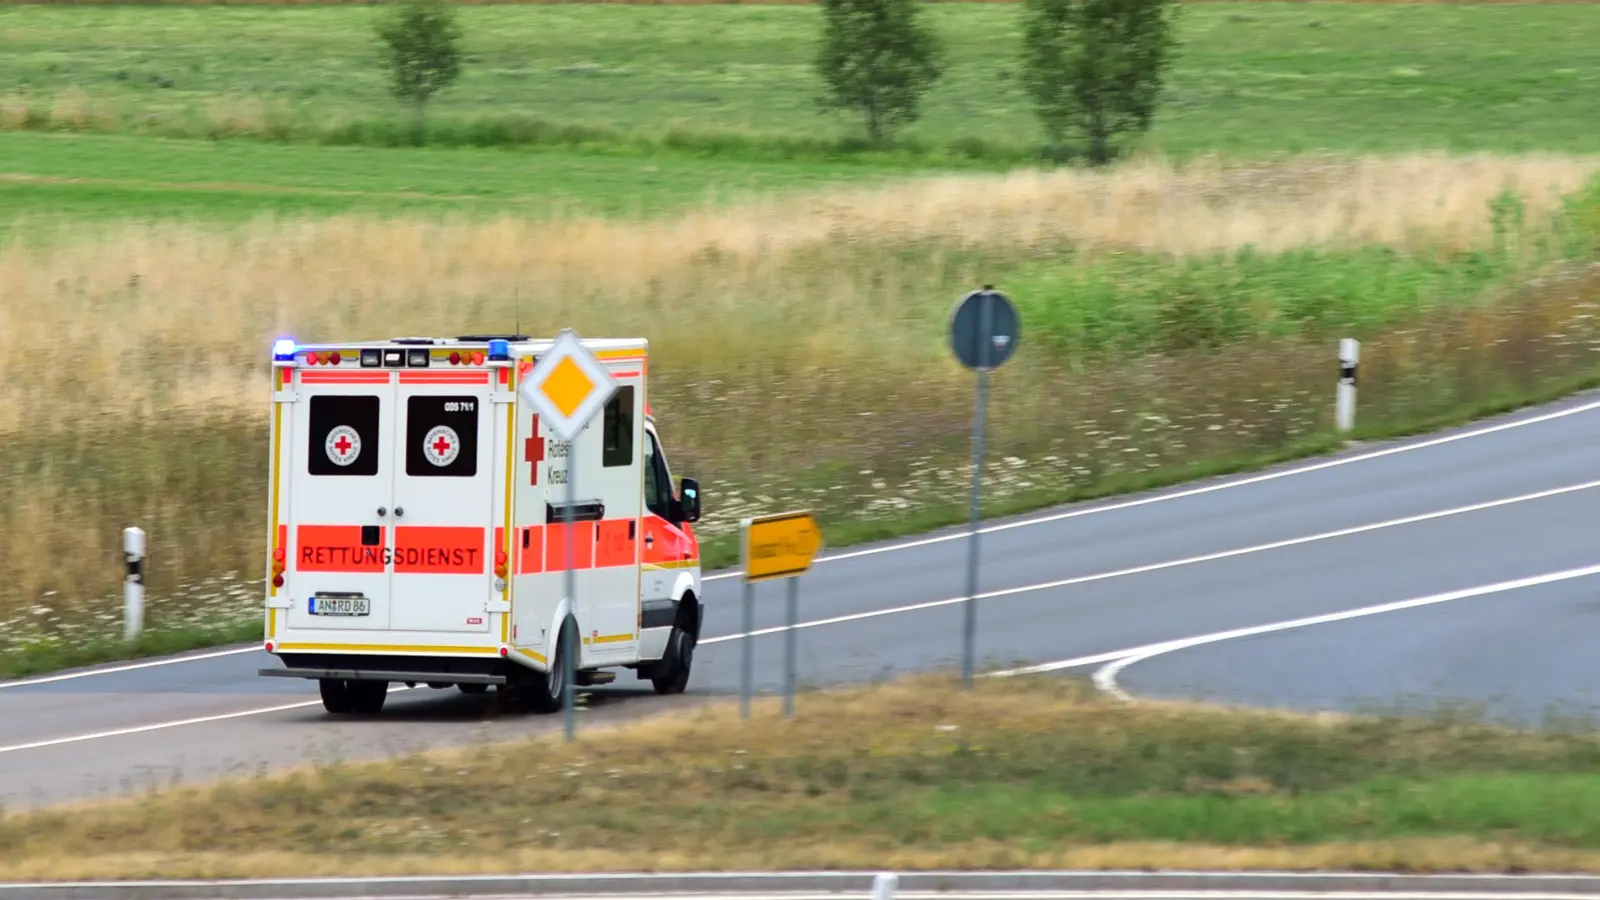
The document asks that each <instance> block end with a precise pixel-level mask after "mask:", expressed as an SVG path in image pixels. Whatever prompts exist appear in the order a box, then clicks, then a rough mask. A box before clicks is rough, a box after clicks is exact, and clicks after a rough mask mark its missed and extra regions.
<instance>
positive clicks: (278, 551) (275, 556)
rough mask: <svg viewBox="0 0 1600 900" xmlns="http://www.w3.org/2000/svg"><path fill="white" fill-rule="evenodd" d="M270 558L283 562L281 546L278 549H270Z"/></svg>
mask: <svg viewBox="0 0 1600 900" xmlns="http://www.w3.org/2000/svg"><path fill="white" fill-rule="evenodd" d="M272 558H273V559H275V560H277V561H278V562H283V560H284V552H283V548H282V547H279V548H278V549H276V550H274V551H272Z"/></svg>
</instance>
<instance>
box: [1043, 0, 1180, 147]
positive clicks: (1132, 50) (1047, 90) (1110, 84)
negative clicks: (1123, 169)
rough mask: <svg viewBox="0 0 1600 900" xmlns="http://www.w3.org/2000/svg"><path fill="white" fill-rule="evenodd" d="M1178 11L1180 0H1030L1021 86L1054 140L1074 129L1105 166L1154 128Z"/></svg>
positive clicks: (1058, 142) (1055, 142)
mask: <svg viewBox="0 0 1600 900" xmlns="http://www.w3.org/2000/svg"><path fill="white" fill-rule="evenodd" d="M1177 15H1178V5H1177V2H1176V0H1024V2H1023V12H1022V17H1023V22H1022V34H1023V37H1022V45H1023V59H1022V83H1023V87H1024V88H1025V89H1026V90H1027V92H1028V94H1029V96H1030V97H1032V99H1033V102H1034V107H1035V110H1036V112H1037V114H1038V116H1039V121H1040V123H1041V124H1042V125H1043V126H1044V130H1045V134H1046V135H1047V137H1048V138H1049V140H1050V142H1051V143H1052V144H1053V145H1055V146H1057V147H1059V146H1061V145H1062V144H1063V143H1064V142H1065V138H1066V135H1067V132H1068V131H1074V130H1075V131H1076V132H1078V133H1079V134H1080V135H1081V136H1082V137H1083V138H1084V139H1085V140H1086V141H1087V142H1088V145H1089V158H1090V160H1091V161H1093V162H1094V163H1096V164H1099V163H1104V162H1105V161H1106V160H1107V159H1109V158H1110V155H1111V152H1110V145H1111V141H1112V139H1113V138H1115V137H1117V136H1119V135H1122V134H1126V133H1128V132H1140V133H1142V132H1144V131H1147V130H1148V129H1149V128H1150V121H1151V119H1152V118H1153V117H1154V115H1155V110H1156V105H1157V101H1158V100H1159V98H1160V93H1161V86H1162V77H1163V75H1164V74H1165V71H1166V69H1167V67H1168V66H1169V65H1170V64H1171V58H1172V50H1173V47H1174V46H1175V44H1176V39H1175V37H1174V32H1175V30H1176V19H1177Z"/></svg>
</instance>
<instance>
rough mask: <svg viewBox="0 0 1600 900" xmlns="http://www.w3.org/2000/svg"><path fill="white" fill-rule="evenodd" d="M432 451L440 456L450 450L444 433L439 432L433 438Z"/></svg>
mask: <svg viewBox="0 0 1600 900" xmlns="http://www.w3.org/2000/svg"><path fill="white" fill-rule="evenodd" d="M433 452H435V453H437V454H439V455H440V456H443V455H445V454H446V453H449V452H450V442H449V441H447V440H445V437H444V435H442V434H441V435H439V436H438V437H437V438H435V439H434V442H433Z"/></svg>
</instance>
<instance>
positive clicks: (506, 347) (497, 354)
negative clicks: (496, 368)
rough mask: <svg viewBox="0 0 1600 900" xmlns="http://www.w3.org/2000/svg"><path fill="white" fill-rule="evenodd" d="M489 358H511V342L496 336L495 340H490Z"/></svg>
mask: <svg viewBox="0 0 1600 900" xmlns="http://www.w3.org/2000/svg"><path fill="white" fill-rule="evenodd" d="M489 358H490V359H500V360H505V359H510V358H511V344H510V343H509V342H508V341H506V340H504V339H502V338H495V339H494V340H492V341H490V342H489Z"/></svg>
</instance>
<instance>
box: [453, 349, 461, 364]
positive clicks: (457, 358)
mask: <svg viewBox="0 0 1600 900" xmlns="http://www.w3.org/2000/svg"><path fill="white" fill-rule="evenodd" d="M450 365H452V366H459V365H461V354H459V353H457V352H455V351H453V350H452V351H451V352H450Z"/></svg>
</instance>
